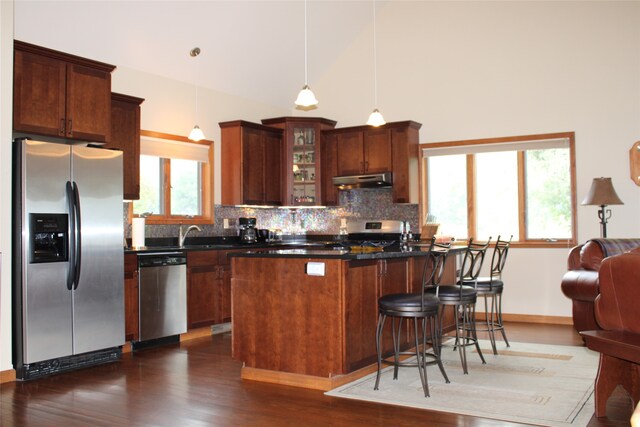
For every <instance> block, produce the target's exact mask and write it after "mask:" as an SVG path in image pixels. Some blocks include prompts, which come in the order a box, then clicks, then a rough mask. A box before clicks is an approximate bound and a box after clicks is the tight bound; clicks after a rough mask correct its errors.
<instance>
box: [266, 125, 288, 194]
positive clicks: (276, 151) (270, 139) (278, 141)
mask: <svg viewBox="0 0 640 427" xmlns="http://www.w3.org/2000/svg"><path fill="white" fill-rule="evenodd" d="M263 150H264V151H263V156H264V202H265V203H267V204H269V205H280V204H282V199H283V197H282V134H280V133H272V132H265V133H264V134H263Z"/></svg>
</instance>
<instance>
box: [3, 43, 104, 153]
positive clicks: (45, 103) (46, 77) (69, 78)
mask: <svg viewBox="0 0 640 427" xmlns="http://www.w3.org/2000/svg"><path fill="white" fill-rule="evenodd" d="M14 54H15V56H14V92H13V128H14V130H15V131H19V132H27V133H34V134H40V135H48V136H54V137H60V138H67V139H78V140H83V141H96V142H106V141H109V139H110V134H111V72H112V71H113V70H114V69H115V67H114V66H113V65H109V64H104V63H102V62H97V61H93V60H89V59H85V58H81V57H78V56H75V55H69V54H66V53H63V52H58V51H55V50H51V49H47V48H43V47H40V46H35V45H32V44H29V43H24V42H20V41H14Z"/></svg>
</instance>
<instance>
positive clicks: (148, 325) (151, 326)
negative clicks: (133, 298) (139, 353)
mask: <svg viewBox="0 0 640 427" xmlns="http://www.w3.org/2000/svg"><path fill="white" fill-rule="evenodd" d="M138 267H139V280H140V286H139V288H138V289H139V305H140V307H139V308H140V311H139V313H140V341H148V340H153V339H157V338H163V337H169V336H173V335H178V334H182V333H185V332H187V257H186V255H185V254H184V253H183V252H157V253H139V254H138Z"/></svg>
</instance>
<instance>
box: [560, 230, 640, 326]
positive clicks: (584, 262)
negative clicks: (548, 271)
mask: <svg viewBox="0 0 640 427" xmlns="http://www.w3.org/2000/svg"><path fill="white" fill-rule="evenodd" d="M637 247H640V238H635V239H591V240H588V241H587V242H585V243H584V244H582V245H578V246H576V247H574V248H572V249H571V251H570V252H569V258H568V260H567V267H568V270H569V271H568V272H567V273H566V274H565V275H564V277H563V278H562V284H561V287H562V292H563V293H564V294H565V296H567V297H568V298H571V300H572V301H573V326H574V328H575V329H576V331H578V332H580V331H588V330H594V329H601V328H600V326H599V325H598V323H597V321H596V317H595V314H594V305H593V302H594V301H595V299H596V297H597V296H598V294H599V293H600V289H599V285H598V272H599V270H600V264H601V263H602V260H603V259H604V258H606V257H610V256H614V255H619V254H622V253H625V252H628V251H630V250H632V249H634V248H637Z"/></svg>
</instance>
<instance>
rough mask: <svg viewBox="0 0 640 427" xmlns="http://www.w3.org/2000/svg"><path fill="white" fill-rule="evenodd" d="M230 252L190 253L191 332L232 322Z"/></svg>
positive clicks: (188, 318) (188, 303) (189, 296)
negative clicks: (228, 255) (228, 256)
mask: <svg viewBox="0 0 640 427" xmlns="http://www.w3.org/2000/svg"><path fill="white" fill-rule="evenodd" d="M229 252H230V251H226V250H211V251H190V252H187V328H189V329H194V328H201V327H204V326H210V325H215V324H219V323H226V322H230V321H231V265H230V262H229V259H228V258H227V254H228V253H229Z"/></svg>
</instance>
